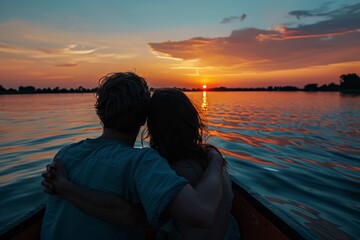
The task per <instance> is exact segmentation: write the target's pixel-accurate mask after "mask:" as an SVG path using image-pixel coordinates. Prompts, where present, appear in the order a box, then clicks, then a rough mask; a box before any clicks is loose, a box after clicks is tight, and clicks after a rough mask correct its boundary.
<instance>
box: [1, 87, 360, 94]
mask: <svg viewBox="0 0 360 240" xmlns="http://www.w3.org/2000/svg"><path fill="white" fill-rule="evenodd" d="M159 89H161V88H159ZM176 89H179V90H181V91H183V92H313V93H316V92H339V93H349V94H351V93H354V94H360V89H339V90H311V91H309V90H304V89H297V90H282V89H278V90H267V89H256V88H255V89H231V88H228V89H221V90H218V89H206V90H205V89H196V90H191V89H185V90H184V89H182V88H176ZM155 90H156V89H151V90H150V91H151V92H153V91H155ZM74 93H96V90H95V91H82V92H70V91H68V92H19V91H16V92H0V95H33V94H74Z"/></svg>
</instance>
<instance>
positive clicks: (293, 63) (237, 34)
mask: <svg viewBox="0 0 360 240" xmlns="http://www.w3.org/2000/svg"><path fill="white" fill-rule="evenodd" d="M359 11H360V4H355V5H352V6H348V7H343V8H341V9H338V10H334V11H332V13H331V14H328V16H329V18H328V19H326V20H324V21H320V22H317V23H313V24H308V25H299V26H297V27H292V28H290V27H285V26H277V27H275V28H273V29H271V30H265V29H256V28H247V29H240V30H235V31H233V32H232V33H231V34H230V36H227V37H216V38H192V39H188V40H184V41H177V42H171V41H167V42H161V43H149V45H150V47H151V48H152V49H153V50H154V51H157V52H160V53H163V54H166V55H168V56H170V57H174V58H181V59H184V60H192V59H197V60H198V61H199V62H200V63H201V64H203V65H208V66H234V67H237V68H238V69H239V70H240V69H241V70H265V71H266V70H283V69H295V68H303V67H313V66H321V65H328V64H335V63H342V62H350V61H360V44H359V43H360V14H359Z"/></svg>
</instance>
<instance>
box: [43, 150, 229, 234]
mask: <svg viewBox="0 0 360 240" xmlns="http://www.w3.org/2000/svg"><path fill="white" fill-rule="evenodd" d="M208 158H209V165H208V167H207V169H206V171H205V172H204V174H203V176H202V178H201V180H200V182H199V183H198V184H197V186H196V187H195V188H193V187H191V185H190V184H187V185H185V186H184V187H183V188H182V190H180V191H179V192H178V194H177V196H176V197H175V198H174V199H173V200H172V202H171V203H170V204H169V206H168V208H167V210H166V213H167V214H168V215H169V216H171V217H172V218H174V219H176V220H179V221H182V222H184V223H186V224H187V225H189V226H193V227H207V226H210V225H212V223H213V221H214V219H215V215H216V210H217V208H218V205H219V203H220V200H221V197H222V174H221V173H222V167H223V159H222V156H221V155H220V154H219V153H218V152H217V151H214V150H209V151H208ZM47 170H48V171H47V172H44V173H43V177H44V178H45V180H44V181H43V182H42V185H43V186H44V187H45V192H48V193H57V194H59V195H61V196H63V197H64V198H66V199H67V200H69V201H70V202H72V203H73V204H74V205H75V206H77V207H78V208H80V209H81V210H82V211H84V212H85V213H88V214H90V215H94V216H96V217H99V218H101V219H103V220H105V221H107V222H109V223H112V224H118V225H123V226H134V225H138V224H139V223H144V222H145V214H144V211H143V209H142V208H141V207H140V206H138V205H132V204H131V203H129V202H128V201H126V200H125V199H124V198H122V197H120V196H116V195H114V194H111V193H105V192H99V191H94V190H88V189H84V188H82V187H80V186H78V185H76V184H73V183H71V182H70V181H69V180H67V175H66V170H65V167H64V166H63V165H62V163H61V161H56V162H55V163H53V164H52V165H50V166H49V167H48V168H47Z"/></svg>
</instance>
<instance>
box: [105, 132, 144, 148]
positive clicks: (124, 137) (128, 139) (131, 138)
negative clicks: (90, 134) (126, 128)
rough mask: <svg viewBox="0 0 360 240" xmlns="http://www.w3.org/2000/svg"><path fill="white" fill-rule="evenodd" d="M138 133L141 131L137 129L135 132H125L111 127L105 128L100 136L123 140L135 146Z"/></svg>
mask: <svg viewBox="0 0 360 240" xmlns="http://www.w3.org/2000/svg"><path fill="white" fill-rule="evenodd" d="M138 133H139V132H138V131H137V132H134V133H129V134H124V133H121V132H118V131H115V130H112V129H109V128H104V129H103V133H102V135H101V136H100V137H99V138H104V139H114V140H121V141H123V142H126V143H128V144H129V145H131V146H134V144H135V141H136V137H137V135H138Z"/></svg>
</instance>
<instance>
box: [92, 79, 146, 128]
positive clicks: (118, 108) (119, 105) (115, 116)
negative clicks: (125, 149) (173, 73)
mask: <svg viewBox="0 0 360 240" xmlns="http://www.w3.org/2000/svg"><path fill="white" fill-rule="evenodd" d="M96 95H97V100H96V103H95V108H96V113H97V115H98V116H99V118H100V120H101V122H102V124H103V126H104V127H105V128H109V129H113V130H116V131H119V132H121V133H125V134H128V133H133V132H135V131H137V130H138V129H139V127H140V126H142V125H144V124H145V121H146V116H147V105H148V103H149V100H150V91H149V87H148V85H147V83H146V81H145V79H144V78H142V77H139V76H138V75H136V74H135V73H133V72H118V73H111V74H108V75H106V76H104V77H102V78H101V79H100V81H99V87H98V90H97V93H96Z"/></svg>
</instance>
